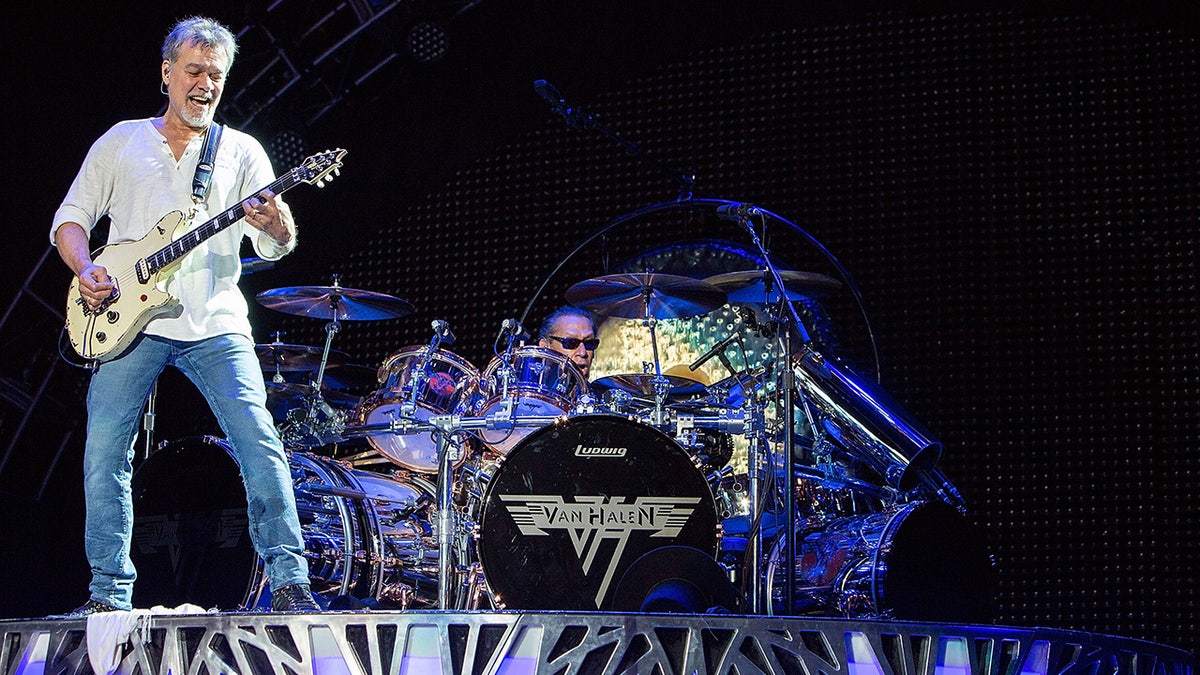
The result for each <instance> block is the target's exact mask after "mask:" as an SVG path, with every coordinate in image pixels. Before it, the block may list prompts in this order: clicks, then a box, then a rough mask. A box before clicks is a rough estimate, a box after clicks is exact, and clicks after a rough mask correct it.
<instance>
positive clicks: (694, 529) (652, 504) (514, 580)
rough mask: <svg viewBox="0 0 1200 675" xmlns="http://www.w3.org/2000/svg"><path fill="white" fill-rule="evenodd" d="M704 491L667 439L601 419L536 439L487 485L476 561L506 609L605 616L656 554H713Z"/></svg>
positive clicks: (714, 527) (589, 418)
mask: <svg viewBox="0 0 1200 675" xmlns="http://www.w3.org/2000/svg"><path fill="white" fill-rule="evenodd" d="M718 532H719V528H718V520H717V513H716V505H715V503H714V500H713V495H712V491H711V490H710V489H709V485H708V482H707V481H706V480H705V478H704V476H703V474H701V472H700V470H699V469H697V468H696V466H695V464H693V463H692V459H691V457H690V456H689V455H688V453H687V452H685V451H684V450H683V449H682V448H680V447H679V445H678V444H677V443H675V441H673V440H672V439H671V438H670V437H669V436H667V435H666V434H664V433H662V432H660V431H658V430H657V429H654V428H652V427H648V426H644V425H642V424H639V423H637V422H634V421H631V420H628V419H625V418H620V417H614V416H610V415H579V416H576V417H572V418H571V419H569V420H566V421H564V422H562V423H558V424H554V425H551V426H548V427H543V428H541V429H538V430H537V431H535V432H534V433H532V434H530V435H529V436H528V437H527V438H526V439H525V440H523V441H522V442H521V443H520V444H518V445H517V447H515V448H514V449H513V450H512V451H511V452H509V453H508V455H507V456H505V457H503V458H501V459H500V460H499V462H498V468H497V469H496V470H495V473H494V475H492V476H491V477H490V480H488V482H487V493H486V495H485V498H484V504H483V509H482V514H481V518H480V527H479V535H478V547H477V549H478V555H479V562H480V564H481V566H482V568H483V574H484V578H485V581H486V584H487V587H488V589H489V590H490V591H491V593H492V600H493V602H494V603H495V604H496V605H497V606H499V607H503V608H510V609H531V610H532V609H558V610H596V609H609V608H611V603H612V597H613V592H614V590H615V587H616V586H617V584H618V582H619V581H620V580H621V578H622V576H623V575H624V574H625V572H626V571H627V570H628V568H629V567H630V565H632V564H633V563H634V561H636V560H637V559H638V558H640V557H641V556H642V555H644V554H645V553H648V552H650V551H652V550H654V549H657V548H660V547H664V546H690V547H692V548H695V549H698V550H700V551H703V552H704V553H706V554H708V555H715V553H716V550H717V543H718V540H719V536H718Z"/></svg>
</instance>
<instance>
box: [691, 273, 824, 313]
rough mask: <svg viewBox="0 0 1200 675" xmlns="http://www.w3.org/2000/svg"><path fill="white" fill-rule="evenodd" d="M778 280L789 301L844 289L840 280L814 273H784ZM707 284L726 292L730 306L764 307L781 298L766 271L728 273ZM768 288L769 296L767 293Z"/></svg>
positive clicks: (713, 277)
mask: <svg viewBox="0 0 1200 675" xmlns="http://www.w3.org/2000/svg"><path fill="white" fill-rule="evenodd" d="M779 277H780V278H781V279H782V280H783V286H784V288H785V289H786V290H787V298H788V300H801V299H805V298H814V297H819V296H822V295H826V294H828V293H831V292H833V291H836V290H838V289H839V288H841V287H842V283H841V282H840V281H838V280H837V279H834V278H833V277H828V276H825V275H824V274H816V273H813V272H798V271H795V270H781V271H780V272H779ZM705 281H707V282H708V283H710V284H712V285H713V286H716V287H717V288H719V289H721V290H722V291H724V292H725V293H726V295H727V298H728V301H729V304H731V305H754V304H758V305H761V304H766V303H768V302H771V301H774V300H775V299H777V298H778V297H779V292H778V290H777V289H775V288H774V286H775V279H774V278H773V277H772V276H771V275H770V273H768V272H766V271H765V270H742V271H739V272H727V273H725V274H717V275H715V276H711V277H708V278H706V279H705ZM768 282H769V283H768ZM768 286H769V287H770V288H771V291H770V292H768V291H767V288H768Z"/></svg>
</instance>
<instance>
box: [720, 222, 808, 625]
mask: <svg viewBox="0 0 1200 675" xmlns="http://www.w3.org/2000/svg"><path fill="white" fill-rule="evenodd" d="M750 213H762V210H761V209H757V208H751V209H747V210H744V211H743V212H740V213H739V214H738V215H737V221H738V224H740V225H741V226H742V227H743V228H744V229H745V230H746V231H747V232H748V233H749V234H750V239H751V240H752V241H753V242H754V245H755V246H756V247H757V248H758V251H759V253H761V254H762V259H763V265H764V267H765V268H766V271H767V272H770V281H771V282H773V283H774V287H775V288H776V289H778V291H779V297H780V300H779V303H777V307H780V308H782V307H785V306H786V307H787V313H786V314H785V313H784V312H782V311H780V312H778V313H777V314H775V315H773V316H772V319H773V320H775V321H778V322H779V323H780V324H781V326H780V327H781V328H782V329H783V330H778V331H776V335H777V336H778V337H779V346H780V349H779V352H780V353H779V355H778V358H779V360H780V367H779V369H778V372H779V373H780V377H781V379H782V382H781V387H780V388H781V389H782V394H781V400H780V415H781V416H782V417H783V426H784V434H783V450H782V454H783V456H784V458H785V459H784V462H783V465H784V467H785V470H786V471H785V474H784V475H785V480H784V485H782V486H777V489H782V490H783V497H784V512H785V515H786V518H785V519H784V522H783V524H782V525H783V528H784V529H783V530H782V532H783V534H784V536H786V537H787V539H786V544H785V548H784V552H783V559H784V566H785V574H784V579H785V584H784V594H783V606H784V607H785V608H786V609H785V611H786V612H787V613H791V612H792V611H793V608H794V607H795V597H796V570H795V566H796V541H795V540H796V490H795V487H794V485H793V483H794V478H793V476H792V473H791V466H792V457H793V454H794V449H795V438H794V437H793V434H794V427H795V425H794V422H793V420H792V409H793V407H794V405H795V403H794V401H793V392H794V382H793V380H794V379H795V377H794V373H793V372H792V364H791V356H792V342H791V340H792V331H791V330H789V329H790V328H794V329H795V330H796V333H797V334H799V335H800V338H801V341H802V342H803V343H805V344H807V343H808V342H809V341H810V337H809V335H808V331H807V329H806V328H805V327H804V322H802V321H801V320H800V315H799V313H797V312H796V307H795V306H794V305H793V304H792V303H791V302H790V301H788V299H787V293H786V289H787V287H786V286H785V285H784V283H783V277H782V275H780V274H779V270H778V269H776V268H775V265H774V264H772V263H771V254H770V252H768V251H767V248H766V247H765V246H764V245H763V243H762V239H760V238H759V236H758V232H756V231H755V229H754V223H753V222H752V221H751V219H750V217H749V215H748V214H750ZM763 227H764V228H765V227H766V225H765V216H764V225H763ZM765 281H767V280H764V282H765ZM768 288H769V286H768ZM788 319H790V322H789V321H788ZM800 403H801V406H800V408H801V410H802V411H803V412H804V415H805V417H806V418H807V422H808V428H809V429H816V427H815V426H814V420H813V414H812V411H811V410H810V408H809V406H808V403H807V402H805V401H801V402H800ZM769 450H770V446H769V444H767V443H762V444H760V447H758V448H755V447H754V444H753V443H752V444H751V448H750V457H749V461H750V477H749V482H750V486H749V489H750V503H751V505H752V506H751V508H758V505H760V504H762V501H761V499H762V495H761V492H762V485H761V479H762V476H763V473H762V471H763V469H764V468H765V467H766V466H767V461H768V458H767V456H766V455H765V454H764V452H766V451H769ZM770 470H771V471H772V472H773V473H772V475H776V476H777V475H778V472H777V471H776V470H775V466H774V462H772V463H771V465H770ZM756 473H757V476H756ZM752 515H753V514H752ZM761 522H762V521H761V520H760V521H759V527H757V528H755V531H754V532H752V533H751V535H752V536H751V537H750V540H749V541H748V542H747V543H746V548H747V550H746V559H747V561H748V563H749V565H750V568H749V570H748V572H747V574H748V576H749V578H750V579H751V580H752V582H753V591H752V593H751V611H752V612H756V613H759V614H762V613H768V610H769V609H770V603H771V598H770V597H769V596H767V595H766V594H765V593H764V592H763V590H762V589H763V588H764V587H765V581H766V580H765V579H763V578H761V576H762V555H763V546H762V525H761ZM779 525H780V524H779V523H776V531H777V532H778V531H780V528H779Z"/></svg>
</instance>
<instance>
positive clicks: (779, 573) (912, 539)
mask: <svg viewBox="0 0 1200 675" xmlns="http://www.w3.org/2000/svg"><path fill="white" fill-rule="evenodd" d="M818 522H819V526H817V527H814V526H813V524H812V523H810V524H809V525H808V526H807V527H806V526H805V525H803V524H802V525H801V529H800V530H799V532H798V535H799V536H798V539H797V543H796V565H795V570H796V572H795V573H796V577H795V578H796V606H795V608H794V611H793V612H787V611H786V608H785V607H784V606H783V600H782V598H783V586H784V580H785V577H784V574H785V572H784V570H783V566H782V565H781V564H780V560H782V558H783V556H782V551H783V546H784V541H783V540H782V539H780V540H778V541H776V544H775V547H774V549H773V550H772V552H771V562H770V563H769V565H768V569H767V579H768V580H770V585H771V588H770V594H771V598H772V604H773V609H774V611H775V613H776V614H810V615H811V614H819V615H825V616H840V617H847V618H872V619H874V618H884V619H898V620H911V621H949V622H956V623H990V622H991V621H992V620H993V618H994V617H993V615H994V613H995V606H994V593H993V588H992V586H993V584H992V565H991V559H990V557H989V556H988V555H987V553H986V551H985V547H984V546H983V545H982V543H981V541H980V539H981V538H980V533H979V532H977V531H976V530H975V529H974V528H973V527H972V526H971V524H970V523H969V522H968V521H967V519H966V518H965V517H964V516H963V515H962V514H961V513H959V512H958V511H957V510H956V509H955V508H954V507H952V506H950V505H948V504H945V503H943V502H924V501H920V502H910V503H907V504H898V505H893V506H890V507H888V508H886V509H883V510H882V511H879V512H876V513H871V514H866V515H857V516H850V517H845V518H837V519H834V520H830V521H825V522H820V521H818Z"/></svg>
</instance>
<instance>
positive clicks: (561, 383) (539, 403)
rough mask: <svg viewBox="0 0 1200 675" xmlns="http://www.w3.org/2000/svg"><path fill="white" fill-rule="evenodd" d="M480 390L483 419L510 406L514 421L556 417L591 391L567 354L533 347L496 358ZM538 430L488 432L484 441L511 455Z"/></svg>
mask: <svg viewBox="0 0 1200 675" xmlns="http://www.w3.org/2000/svg"><path fill="white" fill-rule="evenodd" d="M506 373H507V374H508V379H507V383H506V380H505V374H506ZM480 389H481V398H483V399H484V401H483V404H482V405H481V406H480V412H479V415H480V416H481V417H486V416H488V415H493V414H496V413H497V412H499V411H500V410H501V409H502V407H503V406H504V405H505V404H506V403H507V404H509V405H510V410H511V411H512V416H513V417H514V418H520V417H556V416H559V415H562V414H565V413H568V412H570V411H571V410H572V409H573V408H574V407H575V401H576V399H578V398H579V396H580V395H581V394H582V393H583V392H585V391H587V380H585V379H584V377H583V375H582V374H581V373H580V372H579V369H578V368H576V367H575V364H574V363H572V362H571V359H570V358H569V357H567V356H566V355H563V354H559V353H558V352H556V351H552V350H549V349H546V348H544V347H536V346H532V345H531V346H526V347H518V348H517V349H516V350H514V351H513V353H512V354H511V356H510V357H509V358H507V359H506V358H504V357H503V356H497V357H495V358H494V359H492V362H491V363H489V364H488V366H487V368H484V369H483V377H482V381H481V384H480ZM536 430H537V427H528V426H526V427H513V428H512V429H504V430H487V431H484V432H482V433H481V434H480V438H481V439H482V440H483V442H484V443H485V444H487V446H488V447H490V448H492V449H493V450H495V451H496V452H499V453H500V454H507V453H508V452H509V451H511V450H512V449H513V448H514V447H516V445H517V444H518V443H520V442H521V441H522V440H524V439H525V438H526V437H527V436H529V435H530V434H532V433H533V432H534V431H536Z"/></svg>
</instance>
